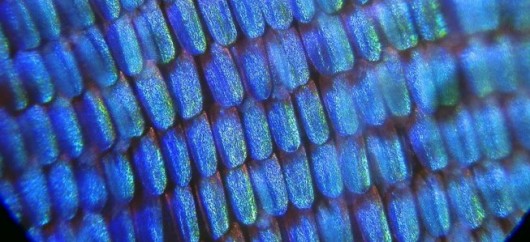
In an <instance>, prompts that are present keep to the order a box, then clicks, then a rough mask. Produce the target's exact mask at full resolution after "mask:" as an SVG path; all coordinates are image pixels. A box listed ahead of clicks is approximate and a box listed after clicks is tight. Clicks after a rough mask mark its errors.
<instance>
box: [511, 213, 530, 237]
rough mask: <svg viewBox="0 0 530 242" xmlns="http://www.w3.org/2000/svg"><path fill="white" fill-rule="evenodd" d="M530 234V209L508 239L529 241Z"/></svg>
mask: <svg viewBox="0 0 530 242" xmlns="http://www.w3.org/2000/svg"><path fill="white" fill-rule="evenodd" d="M529 236H530V211H527V212H526V214H525V215H524V217H523V219H522V221H521V222H520V223H519V225H518V226H517V227H516V228H515V229H514V230H513V231H512V234H511V235H510V236H509V237H508V238H507V239H506V241H527V240H528V238H529Z"/></svg>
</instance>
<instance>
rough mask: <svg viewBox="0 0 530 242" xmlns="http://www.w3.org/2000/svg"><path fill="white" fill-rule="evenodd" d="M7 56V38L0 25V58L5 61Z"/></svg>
mask: <svg viewBox="0 0 530 242" xmlns="http://www.w3.org/2000/svg"><path fill="white" fill-rule="evenodd" d="M8 57H9V40H8V39H7V37H6V35H5V33H4V29H3V28H2V27H0V60H2V61H5V60H7V59H9V58H8Z"/></svg>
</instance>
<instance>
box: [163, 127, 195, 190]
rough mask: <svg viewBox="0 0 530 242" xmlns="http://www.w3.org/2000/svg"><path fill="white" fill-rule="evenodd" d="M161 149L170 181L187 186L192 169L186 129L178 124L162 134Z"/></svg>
mask: <svg viewBox="0 0 530 242" xmlns="http://www.w3.org/2000/svg"><path fill="white" fill-rule="evenodd" d="M160 149H161V151H162V155H163V157H164V163H165V167H166V170H167V173H168V175H169V179H170V181H171V182H172V183H173V184H175V185H177V186H181V187H185V186H187V185H188V184H189V182H190V180H191V177H192V174H191V172H192V171H191V161H190V157H189V154H188V146H187V144H186V138H185V136H184V131H183V130H182V129H181V128H180V127H179V126H176V127H175V128H171V129H169V130H168V131H167V132H165V133H164V134H162V135H161V136H160Z"/></svg>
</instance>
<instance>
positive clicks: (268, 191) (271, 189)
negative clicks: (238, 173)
mask: <svg viewBox="0 0 530 242" xmlns="http://www.w3.org/2000/svg"><path fill="white" fill-rule="evenodd" d="M249 170H250V178H251V181H252V187H253V188H254V192H255V195H256V197H257V198H258V199H257V200H258V206H259V208H260V209H263V210H264V211H265V212H266V213H268V214H270V215H274V216H279V215H283V214H284V213H285V212H286V211H287V204H288V202H289V199H288V195H287V188H286V186H285V180H284V177H283V173H282V170H281V167H280V164H279V163H278V159H277V158H276V156H275V155H274V154H273V155H272V156H271V158H269V159H267V160H262V161H251V162H250V165H249Z"/></svg>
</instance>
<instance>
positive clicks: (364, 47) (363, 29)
mask: <svg viewBox="0 0 530 242" xmlns="http://www.w3.org/2000/svg"><path fill="white" fill-rule="evenodd" d="M342 21H343V23H344V26H345V28H346V30H347V31H348V37H349V40H350V43H351V44H352V46H353V47H354V49H355V50H356V52H357V53H358V54H359V55H360V56H361V57H362V58H364V59H366V60H369V61H378V60H379V58H380V57H381V42H380V40H379V36H378V34H377V31H376V30H375V26H374V21H373V20H372V18H371V17H369V16H368V15H367V14H366V13H365V10H364V9H363V8H355V10H353V11H346V12H345V13H344V14H343V15H342Z"/></svg>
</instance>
